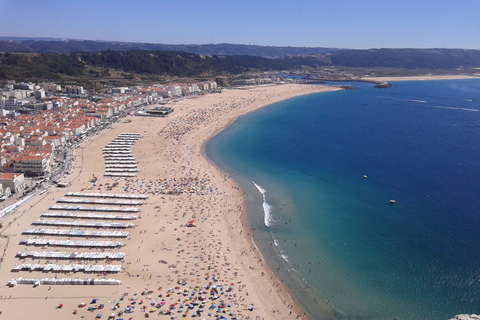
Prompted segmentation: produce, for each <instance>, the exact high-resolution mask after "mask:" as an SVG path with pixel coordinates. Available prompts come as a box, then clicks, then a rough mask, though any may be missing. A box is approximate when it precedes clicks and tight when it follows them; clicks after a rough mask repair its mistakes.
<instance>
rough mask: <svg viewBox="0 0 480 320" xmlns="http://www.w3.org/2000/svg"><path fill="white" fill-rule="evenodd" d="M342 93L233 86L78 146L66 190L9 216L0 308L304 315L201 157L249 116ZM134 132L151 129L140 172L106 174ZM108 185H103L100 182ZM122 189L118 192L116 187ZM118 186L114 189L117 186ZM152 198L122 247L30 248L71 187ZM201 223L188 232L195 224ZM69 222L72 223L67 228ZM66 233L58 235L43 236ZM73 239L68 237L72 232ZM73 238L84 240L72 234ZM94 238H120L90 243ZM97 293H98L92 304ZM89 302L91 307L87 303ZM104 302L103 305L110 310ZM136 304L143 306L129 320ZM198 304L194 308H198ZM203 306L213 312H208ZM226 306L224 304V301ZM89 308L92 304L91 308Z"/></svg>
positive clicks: (91, 313) (84, 313) (20, 312)
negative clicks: (111, 268)
mask: <svg viewBox="0 0 480 320" xmlns="http://www.w3.org/2000/svg"><path fill="white" fill-rule="evenodd" d="M329 90H337V88H335V87H329V86H318V85H313V86H312V85H298V84H286V85H274V86H258V87H249V88H242V89H229V90H223V92H222V93H216V94H209V95H206V96H195V97H191V98H188V99H187V98H185V99H182V100H179V101H177V102H169V104H168V106H170V107H173V108H174V109H175V111H174V113H172V114H171V115H169V116H168V117H166V118H154V117H138V116H129V117H128V119H130V120H131V122H130V123H123V122H120V123H116V124H113V125H112V127H111V128H109V129H106V130H103V131H102V132H100V133H99V134H97V135H95V136H93V137H91V138H90V139H89V140H88V141H86V142H84V143H82V144H81V145H80V147H78V148H77V149H75V150H74V154H75V158H76V160H75V162H74V169H73V171H72V174H70V175H67V176H66V178H65V182H69V183H71V185H70V186H69V187H67V188H57V187H55V186H52V187H51V188H49V189H48V192H46V193H44V194H42V195H39V194H37V195H36V196H35V197H33V198H32V199H31V200H29V201H28V202H27V203H26V204H24V205H23V206H21V207H20V208H19V209H17V211H16V212H15V213H13V214H10V215H8V216H6V217H5V220H4V222H3V224H4V226H5V227H4V229H3V231H2V237H1V238H0V242H1V244H2V245H3V246H4V252H3V258H2V262H1V264H0V311H1V312H2V314H1V315H0V318H2V319H30V318H32V319H33V318H35V319H40V320H42V319H45V320H46V319H95V318H96V316H97V315H98V314H102V315H103V316H102V319H107V318H108V316H109V315H110V314H112V313H114V314H115V315H116V317H115V319H118V318H123V319H130V318H131V317H133V319H142V318H146V317H148V318H153V319H170V318H171V315H164V314H163V313H165V311H166V310H168V309H169V306H171V308H170V310H171V312H172V314H173V315H175V316H176V318H178V319H183V318H185V319H190V318H192V317H193V316H195V317H197V316H198V317H199V318H200V319H203V318H205V319H208V318H215V319H216V318H218V317H220V316H223V317H225V319H232V318H237V319H296V318H301V317H302V315H303V312H304V311H303V310H302V309H301V308H299V306H298V304H297V303H295V302H294V301H292V300H291V298H290V296H289V295H288V294H287V292H286V289H285V288H283V287H282V286H281V283H280V282H279V281H278V280H277V279H276V278H275V276H274V275H273V273H272V272H271V271H270V270H269V269H268V268H267V266H266V265H265V263H264V261H262V259H261V256H260V255H259V254H258V252H257V251H256V249H255V246H254V245H253V243H252V240H251V231H250V228H249V224H248V220H247V218H248V217H247V214H248V213H247V212H246V205H245V200H244V197H243V191H242V190H241V189H239V187H238V186H237V185H236V184H235V183H234V181H233V180H231V179H230V178H229V177H228V176H227V175H226V174H224V173H223V172H221V171H219V170H218V168H216V167H215V166H214V165H213V164H211V163H209V162H208V160H207V159H206V158H205V157H204V155H203V154H202V147H203V145H204V144H205V142H206V141H208V139H210V138H211V137H212V136H213V135H215V134H216V133H217V132H219V131H220V130H222V129H223V128H225V127H226V126H228V125H229V124H230V123H231V122H232V121H234V120H235V119H236V118H238V117H239V116H241V115H244V114H246V113H248V112H251V111H253V110H256V109H258V108H261V107H263V106H266V105H269V104H272V103H275V102H278V101H281V100H284V99H288V98H291V97H294V96H299V95H304V94H310V93H315V92H321V91H329ZM123 132H130V133H141V135H142V138H140V139H139V140H138V141H137V142H136V143H135V144H133V145H132V147H131V151H132V153H133V156H134V158H135V159H136V160H137V161H138V168H139V169H140V171H139V172H138V173H137V174H136V176H135V177H104V173H105V169H106V163H105V160H104V157H103V155H102V148H103V147H104V146H106V145H107V144H108V143H109V142H111V141H112V140H113V139H115V138H116V137H118V136H119V135H120V134H121V133H123ZM93 176H95V177H96V178H97V181H96V182H95V183H93V182H92V181H91V180H92V177H93ZM112 185H115V187H112ZM107 186H109V187H110V189H111V190H108V191H107V190H106V188H107ZM80 191H82V192H107V193H115V194H143V195H148V199H146V200H144V204H143V205H141V206H139V207H140V209H141V211H140V212H139V213H138V215H139V218H138V219H136V220H133V221H132V222H133V223H134V224H135V227H134V228H130V229H126V231H128V232H129V233H130V235H129V236H128V237H127V238H125V239H121V240H118V241H122V242H124V244H125V246H123V247H120V248H115V249H95V250H88V249H83V248H64V247H45V246H43V247H34V246H26V245H20V240H22V239H35V236H27V235H22V232H23V230H25V229H27V228H40V227H38V226H32V222H33V221H34V220H37V219H39V218H40V215H41V214H42V213H44V212H46V211H48V208H49V207H50V206H52V205H54V204H57V200H58V199H60V198H62V197H64V196H65V193H66V192H80ZM192 220H194V222H193V226H192V227H188V226H187V223H188V222H189V221H192ZM62 229H68V228H65V227H63V228H62ZM43 238H55V239H60V238H58V237H52V236H48V237H40V236H38V237H37V239H43ZM63 239H66V238H63ZM70 240H80V239H78V238H75V237H72V238H70ZM86 240H115V241H116V239H98V238H89V239H86ZM25 251H59V252H89V251H92V252H99V253H100V252H111V253H125V255H126V256H125V258H124V259H123V260H122V261H115V260H107V261H91V260H83V261H69V260H53V259H51V260H45V259H31V258H26V259H19V258H16V254H17V252H25ZM20 263H30V264H32V263H37V264H46V263H53V264H69V263H70V264H73V263H81V264H90V265H94V264H103V265H105V264H108V265H119V264H121V267H122V271H121V272H119V273H112V274H102V273H89V274H83V273H82V272H64V273H47V272H41V271H31V272H28V271H20V272H11V269H12V267H13V266H14V265H16V264H20ZM19 277H23V278H36V279H37V278H38V279H42V278H53V277H58V278H80V279H102V278H106V279H117V280H121V284H120V285H111V286H110V285H100V286H96V285H95V286H93V285H77V286H72V285H52V286H47V285H40V286H37V287H33V286H32V285H17V286H15V287H13V288H9V287H8V286H7V285H6V284H7V282H8V281H9V280H11V279H13V278H19ZM92 299H96V300H94V301H92ZM82 302H83V303H85V304H86V305H85V306H83V307H80V306H79V304H80V303H82ZM101 305H103V307H102V306H101ZM128 306H131V307H132V309H131V310H134V312H133V313H129V314H123V315H122V316H118V312H119V311H124V310H126V308H127V307H128ZM189 306H190V307H189ZM202 306H203V308H201V307H202ZM220 306H221V308H220ZM89 308H90V310H88V309H89ZM99 308H100V309H99Z"/></svg>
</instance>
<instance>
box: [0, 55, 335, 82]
mask: <svg viewBox="0 0 480 320" xmlns="http://www.w3.org/2000/svg"><path fill="white" fill-rule="evenodd" d="M326 64H327V62H326V60H325V59H323V58H321V57H314V56H307V57H300V56H291V57H283V58H263V57H256V56H200V55H197V54H193V53H188V52H176V51H125V52H121V51H111V50H108V51H103V52H99V53H91V52H81V53H71V54H69V55H65V54H45V53H41V54H37V53H0V78H9V79H16V78H24V79H25V78H37V79H38V78H43V79H53V80H55V79H62V78H63V77H64V76H72V77H82V76H90V77H93V78H95V77H96V78H99V77H104V76H106V75H107V74H108V73H109V70H110V69H115V70H120V71H123V72H127V73H130V74H146V75H149V74H150V75H158V76H178V77H191V76H196V75H217V74H239V73H243V72H249V71H268V70H286V69H296V68H300V67H302V66H303V65H308V66H310V67H319V66H325V65H326Z"/></svg>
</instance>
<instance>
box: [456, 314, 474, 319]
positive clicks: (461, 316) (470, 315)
mask: <svg viewBox="0 0 480 320" xmlns="http://www.w3.org/2000/svg"><path fill="white" fill-rule="evenodd" d="M450 320H480V316H478V315H476V314H457V315H456V316H455V317H453V318H452V319H450Z"/></svg>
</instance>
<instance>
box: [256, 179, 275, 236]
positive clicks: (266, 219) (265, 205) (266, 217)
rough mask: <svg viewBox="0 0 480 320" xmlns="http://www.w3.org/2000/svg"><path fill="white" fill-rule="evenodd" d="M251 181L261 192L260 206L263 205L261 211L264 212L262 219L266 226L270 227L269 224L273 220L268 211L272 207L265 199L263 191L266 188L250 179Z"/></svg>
mask: <svg viewBox="0 0 480 320" xmlns="http://www.w3.org/2000/svg"><path fill="white" fill-rule="evenodd" d="M252 183H253V184H254V185H255V187H256V188H257V189H258V191H259V192H260V193H261V194H262V197H263V203H262V206H263V213H264V217H263V221H264V223H265V226H266V227H270V225H271V224H272V222H273V218H272V215H271V212H270V211H271V209H272V206H271V205H269V204H268V203H267V201H266V200H265V192H266V191H267V190H265V189H263V188H262V187H260V186H259V185H258V184H256V183H255V182H253V181H252Z"/></svg>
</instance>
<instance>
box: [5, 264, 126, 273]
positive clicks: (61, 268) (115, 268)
mask: <svg viewBox="0 0 480 320" xmlns="http://www.w3.org/2000/svg"><path fill="white" fill-rule="evenodd" d="M11 271H12V272H19V271H42V272H50V271H51V272H108V273H113V272H115V273H116V272H120V271H122V265H120V264H112V265H103V264H54V263H49V264H38V263H24V264H16V265H14V266H13V268H12V270H11Z"/></svg>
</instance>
